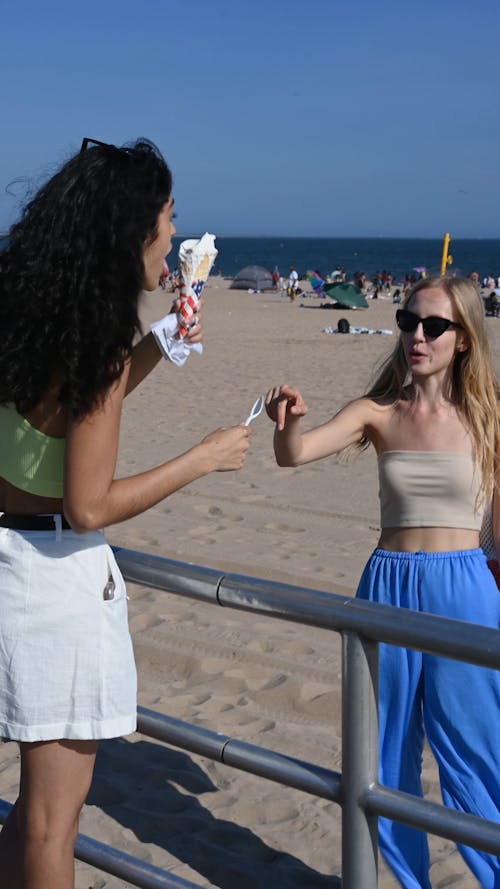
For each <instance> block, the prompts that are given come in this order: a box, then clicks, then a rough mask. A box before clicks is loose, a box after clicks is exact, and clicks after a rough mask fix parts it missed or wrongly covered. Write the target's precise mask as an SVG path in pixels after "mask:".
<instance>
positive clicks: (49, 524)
mask: <svg viewBox="0 0 500 889" xmlns="http://www.w3.org/2000/svg"><path fill="white" fill-rule="evenodd" d="M0 528H12V529H13V530H14V531H55V530H56V517H55V515H30V514H29V513H26V514H25V513H21V512H4V513H3V514H2V515H0ZM61 528H64V530H65V531H71V525H70V524H69V522H67V521H66V519H65V518H64V516H63V515H61Z"/></svg>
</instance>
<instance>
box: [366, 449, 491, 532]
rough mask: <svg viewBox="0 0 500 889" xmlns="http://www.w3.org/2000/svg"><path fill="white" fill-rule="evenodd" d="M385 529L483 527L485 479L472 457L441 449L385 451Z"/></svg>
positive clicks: (382, 482)
mask: <svg viewBox="0 0 500 889" xmlns="http://www.w3.org/2000/svg"><path fill="white" fill-rule="evenodd" d="M378 474H379V483H380V489H379V497H380V525H381V527H382V528H463V529H472V530H474V531H479V529H480V527H481V522H482V517H483V512H484V508H483V507H481V508H480V509H479V511H476V499H477V495H478V491H479V487H480V478H479V477H478V473H476V472H475V470H474V463H473V460H472V457H468V456H467V455H466V454H450V453H443V452H441V451H386V452H385V453H384V454H380V456H379V458H378Z"/></svg>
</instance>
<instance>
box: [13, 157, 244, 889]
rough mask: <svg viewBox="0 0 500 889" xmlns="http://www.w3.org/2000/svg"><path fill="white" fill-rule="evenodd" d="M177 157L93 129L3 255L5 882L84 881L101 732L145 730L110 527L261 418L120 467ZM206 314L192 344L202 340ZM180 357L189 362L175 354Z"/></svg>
mask: <svg viewBox="0 0 500 889" xmlns="http://www.w3.org/2000/svg"><path fill="white" fill-rule="evenodd" d="M172 216H173V198H172V177H171V173H170V170H169V168H168V166H167V164H166V163H165V161H164V159H163V158H162V156H161V155H160V153H159V152H158V150H157V149H156V148H155V146H153V145H152V144H151V143H149V142H147V141H145V140H141V141H138V142H136V143H134V144H132V145H130V146H128V147H123V148H117V147H115V146H112V145H106V144H103V143H98V142H93V141H92V140H84V144H83V146H82V151H81V152H80V153H79V154H78V155H76V156H74V157H73V158H71V159H70V160H69V161H68V162H67V163H66V164H64V165H63V166H62V168H61V169H60V170H59V171H58V172H57V173H56V174H55V175H54V176H52V178H51V179H50V180H49V181H48V182H47V183H46V184H45V185H44V186H43V187H42V188H41V189H40V190H39V191H38V193H37V194H36V195H35V196H34V197H33V199H32V200H31V201H30V202H29V203H28V204H27V206H26V208H25V210H24V212H23V214H22V217H21V219H20V221H19V222H18V223H17V224H16V225H14V226H13V228H12V229H11V231H10V234H9V241H8V245H7V247H6V249H5V250H4V252H3V253H2V254H0V329H1V330H2V349H1V350H0V594H1V602H2V604H1V609H0V736H3V737H5V738H9V739H12V740H16V741H18V742H19V744H20V751H21V780H20V791H19V797H18V800H17V802H16V805H15V806H14V808H13V809H12V810H11V813H10V816H9V819H8V821H7V822H6V825H5V826H4V828H3V830H2V833H1V834H0V872H1V873H2V880H4V883H3V884H2V885H6V886H7V885H8V886H9V889H18V887H22V889H47V886H54V887H56V886H57V887H58V889H71V887H73V886H74V866H73V848H74V840H75V837H76V833H77V827H78V819H79V814H80V810H81V807H82V805H83V802H84V800H85V797H86V794H87V791H88V788H89V785H90V781H91V777H92V771H93V765H94V759H95V754H96V749H97V745H98V741H99V739H100V738H110V737H116V736H119V735H122V734H126V733H129V732H132V731H134V729H135V724H136V673H135V665H134V659H133V653H132V646H131V641H130V636H129V632H128V625H127V606H126V595H125V587H124V583H123V579H122V577H121V575H120V572H119V570H118V567H117V565H116V562H115V560H114V557H113V554H112V551H111V549H110V548H109V546H108V545H107V544H106V542H105V539H104V536H103V531H102V529H103V528H105V527H106V526H108V525H111V524H114V523H116V522H121V521H124V520H125V519H128V518H131V517H132V516H135V515H138V514H139V513H142V512H144V511H145V510H147V509H149V508H150V507H151V506H153V505H154V504H156V503H158V502H159V501H160V500H162V499H163V498H165V497H168V496H169V494H171V493H172V492H174V491H178V490H179V489H180V488H182V487H183V486H184V485H187V484H189V483H190V482H192V481H194V480H195V479H197V478H200V477H202V476H204V475H206V474H207V473H210V472H212V471H226V470H237V469H239V468H241V466H242V465H243V462H244V458H245V454H246V451H247V448H248V429H247V428H245V427H243V426H235V427H230V428H225V429H218V430H216V431H215V432H212V433H211V434H209V435H208V436H206V437H205V438H204V439H203V440H202V441H201V442H200V443H198V444H196V445H194V446H193V447H192V448H190V449H189V450H188V451H186V452H185V453H183V454H181V455H180V456H177V457H174V458H173V459H169V460H166V461H165V462H164V463H162V464H161V465H159V466H155V467H154V468H151V469H149V470H147V471H145V472H141V473H140V474H138V475H135V476H131V477H128V478H120V479H116V478H115V477H114V473H115V465H116V458H117V450H118V437H119V431H120V418H121V412H122V403H123V399H124V397H125V396H126V395H127V394H128V393H129V392H130V391H131V390H132V389H133V388H134V387H135V386H137V385H138V384H139V383H140V382H141V381H142V380H143V379H144V378H145V377H146V376H147V374H148V373H149V372H150V371H151V370H152V369H153V368H154V367H155V365H156V364H157V363H158V361H159V360H160V358H161V353H160V351H159V348H158V346H157V344H156V340H155V338H154V336H153V335H152V334H151V333H149V334H147V335H146V336H144V337H143V338H142V339H139V340H138V342H137V341H136V335H137V334H138V333H140V332H141V330H140V322H139V317H138V303H139V297H140V292H141V290H143V289H145V290H154V289H155V288H156V287H157V286H158V281H159V278H160V275H161V272H162V267H163V262H164V258H165V256H166V254H167V253H168V252H169V250H170V247H171V238H172V235H173V234H174V233H175V228H174V225H173V222H172ZM201 336H202V331H201V325H200V323H199V320H198V321H197V322H196V323H195V324H194V326H193V327H192V328H191V330H190V332H189V333H188V336H187V343H188V344H190V345H193V344H196V343H197V342H199V341H200V340H201ZM173 372H174V373H179V371H177V370H175V371H173Z"/></svg>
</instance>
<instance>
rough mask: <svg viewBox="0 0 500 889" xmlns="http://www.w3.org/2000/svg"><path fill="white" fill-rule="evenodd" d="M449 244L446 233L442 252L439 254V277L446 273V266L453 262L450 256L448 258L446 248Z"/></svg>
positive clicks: (448, 237)
mask: <svg viewBox="0 0 500 889" xmlns="http://www.w3.org/2000/svg"><path fill="white" fill-rule="evenodd" d="M449 243H450V236H449V234H448V232H446V234H445V236H444V238H443V252H442V254H441V275H444V273H445V271H446V266H447V265H449V264H450V263H451V262H453V259H452V257H451V256H448V246H449Z"/></svg>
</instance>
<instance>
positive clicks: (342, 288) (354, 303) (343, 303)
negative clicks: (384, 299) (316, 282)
mask: <svg viewBox="0 0 500 889" xmlns="http://www.w3.org/2000/svg"><path fill="white" fill-rule="evenodd" d="M323 293H325V294H326V296H329V297H330V299H333V300H334V301H335V302H336V303H337V304H338V305H339V306H340V307H341V308H343V309H367V308H368V303H367V301H366V299H365V298H364V296H363V294H362V293H361V290H360V289H359V287H356V286H355V285H354V284H328V285H327V286H325V285H323Z"/></svg>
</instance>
